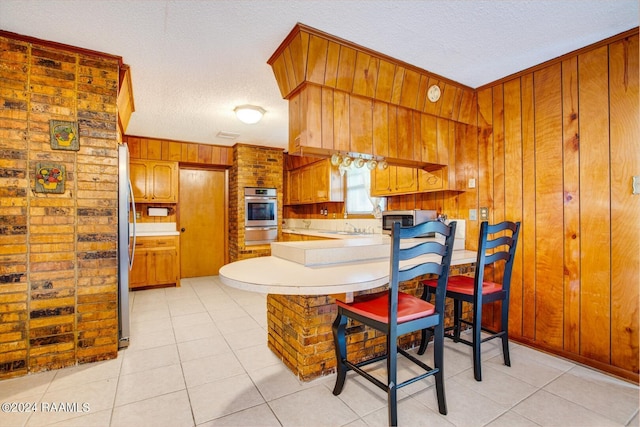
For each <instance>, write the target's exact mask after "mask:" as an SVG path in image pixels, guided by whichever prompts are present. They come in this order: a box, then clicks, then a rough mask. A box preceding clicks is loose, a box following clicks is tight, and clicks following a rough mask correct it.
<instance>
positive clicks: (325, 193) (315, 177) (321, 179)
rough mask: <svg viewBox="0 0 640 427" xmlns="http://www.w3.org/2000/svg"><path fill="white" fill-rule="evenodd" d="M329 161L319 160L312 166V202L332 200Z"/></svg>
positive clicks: (310, 176)
mask: <svg viewBox="0 0 640 427" xmlns="http://www.w3.org/2000/svg"><path fill="white" fill-rule="evenodd" d="M327 166H328V165H327V163H325V162H318V163H314V164H313V166H311V167H310V174H309V178H310V183H309V185H310V186H311V187H312V188H313V194H312V195H311V196H312V200H311V201H312V202H313V203H318V202H327V201H329V200H330V197H329V194H330V191H331V189H330V187H329V174H330V173H331V170H330V169H329V168H328V167H327Z"/></svg>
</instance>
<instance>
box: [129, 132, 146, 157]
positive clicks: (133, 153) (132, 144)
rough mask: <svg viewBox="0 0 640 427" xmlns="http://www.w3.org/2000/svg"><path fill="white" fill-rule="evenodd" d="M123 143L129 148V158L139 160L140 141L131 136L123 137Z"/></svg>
mask: <svg viewBox="0 0 640 427" xmlns="http://www.w3.org/2000/svg"><path fill="white" fill-rule="evenodd" d="M125 142H126V143H127V145H128V146H129V157H130V158H132V159H141V158H142V157H141V155H142V154H141V152H140V151H141V145H142V144H141V141H140V138H136V137H133V136H125Z"/></svg>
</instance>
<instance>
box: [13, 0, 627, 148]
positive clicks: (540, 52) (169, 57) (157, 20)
mask: <svg viewBox="0 0 640 427" xmlns="http://www.w3.org/2000/svg"><path fill="white" fill-rule="evenodd" d="M638 13H639V12H638V0H536V1H533V0H499V1H496V0H494V1H483V0H474V1H472V0H459V1H458V0H422V1H409V0H403V1H375V0H357V1H356V0H354V1H335V0H328V1H301V0H300V1H293V0H285V1H273V0H210V1H206V0H199V1H179V0H174V1H153V0H125V1H113V0H109V1H105V0H103V1H94V0H77V1H73V0H63V1H57V0H1V1H0V29H2V30H5V31H10V32H14V33H18V34H23V35H27V36H31V37H36V38H40V39H45V40H50V41H54V42H59V43H64V44H68V45H72V46H78V47H82V48H85V49H91V50H96V51H101V52H105V53H109V54H113V55H118V56H121V57H122V58H123V61H124V62H125V63H126V64H129V65H130V66H131V72H132V78H133V91H134V96H135V106H136V112H135V113H134V114H133V115H132V117H131V121H130V123H129V128H128V130H127V133H128V134H131V135H139V136H149V137H156V138H166V139H175V140H182V141H192V142H200V143H209V144H220V145H232V144H234V143H236V142H244V143H251V144H256V145H268V146H275V147H283V148H284V147H286V144H287V129H288V128H287V126H288V125H287V123H288V109H287V102H286V101H285V100H283V99H282V98H281V97H280V94H279V91H278V86H277V84H276V81H275V78H274V77H273V73H272V72H271V68H270V67H269V66H268V65H267V63H266V61H267V59H268V58H269V57H270V56H271V54H272V53H273V52H274V51H275V50H276V48H277V47H278V46H279V45H280V43H281V42H282V41H283V40H284V38H285V37H286V36H287V34H288V33H289V32H290V31H291V29H292V28H293V27H294V25H295V24H296V23H297V22H300V23H303V24H305V25H308V26H311V27H314V28H316V29H318V30H321V31H324V32H326V33H329V34H332V35H334V36H337V37H340V38H342V39H346V40H349V41H351V42H354V43H357V44H359V45H362V46H364V47H367V48H369V49H373V50H375V51H378V52H380V53H383V54H386V55H389V56H391V57H394V58H397V59H399V60H402V61H404V62H407V63H410V64H413V65H415V66H417V67H420V68H423V69H425V70H428V71H431V72H433V73H436V74H439V75H441V76H444V77H446V78H449V79H451V80H455V81H457V82H459V83H462V84H464V85H467V86H470V87H473V88H475V87H478V86H481V85H483V84H486V83H490V82H492V81H495V80H497V79H500V78H502V77H505V76H507V75H509V74H512V73H514V72H517V71H521V70H523V69H526V68H528V67H531V66H533V65H537V64H539V63H542V62H544V61H546V60H549V59H552V58H555V57H557V56H560V55H562V54H565V53H568V52H570V51H572V50H575V49H578V48H581V47H583V46H586V45H588V44H591V43H594V42H597V41H600V40H602V39H604V38H607V37H609V36H613V35H615V34H618V33H621V32H623V31H626V30H629V29H631V28H634V27H637V26H638ZM240 104H257V105H260V106H262V107H263V108H265V109H266V110H267V114H266V115H265V117H264V118H263V120H262V121H261V122H260V123H258V124H256V125H244V124H242V123H240V122H239V121H238V120H237V119H236V118H235V117H234V115H233V108H234V107H235V106H236V105H240ZM220 131H225V132H235V133H239V134H240V137H239V138H238V139H236V140H228V139H221V138H217V137H216V134H217V133H218V132H220Z"/></svg>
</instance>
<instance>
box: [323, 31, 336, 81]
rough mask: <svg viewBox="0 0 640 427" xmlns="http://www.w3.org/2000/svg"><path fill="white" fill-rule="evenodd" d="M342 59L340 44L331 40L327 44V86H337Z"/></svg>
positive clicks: (325, 79)
mask: <svg viewBox="0 0 640 427" xmlns="http://www.w3.org/2000/svg"><path fill="white" fill-rule="evenodd" d="M339 61H340V45H339V44H338V43H335V42H332V41H330V42H329V45H328V46H327V68H326V70H325V75H324V84H325V86H329V87H333V88H335V87H336V85H337V83H338V63H339Z"/></svg>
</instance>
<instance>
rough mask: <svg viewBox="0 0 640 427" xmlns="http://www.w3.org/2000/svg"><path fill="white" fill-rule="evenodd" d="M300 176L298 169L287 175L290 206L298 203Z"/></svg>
mask: <svg viewBox="0 0 640 427" xmlns="http://www.w3.org/2000/svg"><path fill="white" fill-rule="evenodd" d="M301 177H302V174H301V173H300V170H299V169H296V170H292V171H291V172H290V173H289V203H291V204H292V205H295V204H298V203H300V188H301V187H302V185H301V184H302V183H301Z"/></svg>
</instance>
